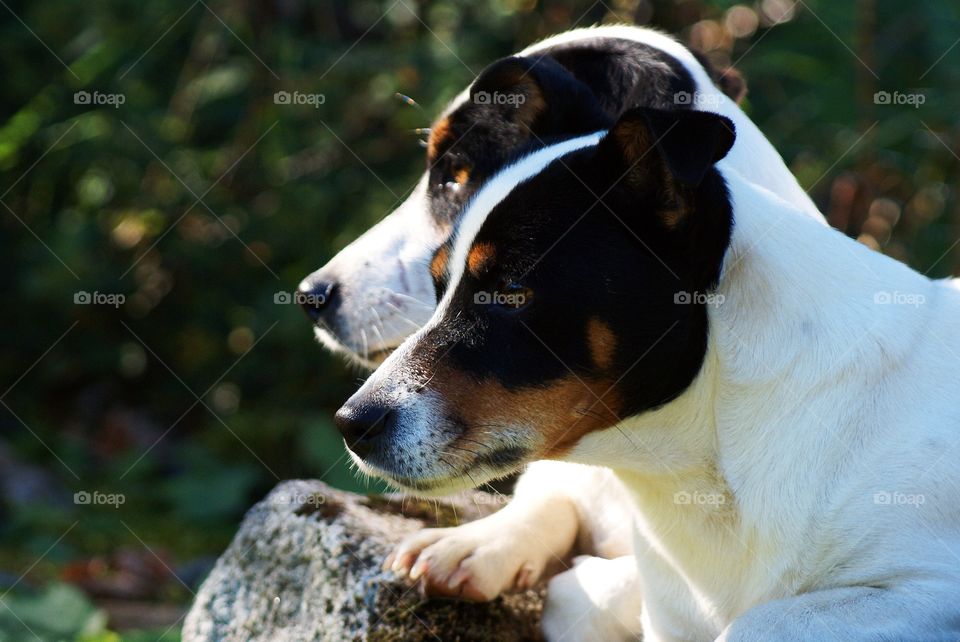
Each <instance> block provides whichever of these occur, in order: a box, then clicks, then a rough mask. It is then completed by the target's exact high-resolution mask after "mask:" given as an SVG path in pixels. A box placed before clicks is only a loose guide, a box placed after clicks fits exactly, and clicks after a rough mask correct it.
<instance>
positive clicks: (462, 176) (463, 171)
mask: <svg viewBox="0 0 960 642" xmlns="http://www.w3.org/2000/svg"><path fill="white" fill-rule="evenodd" d="M453 180H455V181H457V183H459V184H460V185H466V184H467V181H469V180H470V168H469V167H461V168H460V169H458V170H457V171H456V172H454V173H453Z"/></svg>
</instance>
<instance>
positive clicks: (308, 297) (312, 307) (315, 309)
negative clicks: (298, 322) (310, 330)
mask: <svg viewBox="0 0 960 642" xmlns="http://www.w3.org/2000/svg"><path fill="white" fill-rule="evenodd" d="M336 289H337V284H336V283H329V282H326V281H315V282H313V283H309V285H307V286H306V287H305V286H304V285H301V286H300V289H298V290H297V302H298V303H300V307H302V308H303V310H304V312H306V313H307V316H309V317H310V319H312V320H313V322H314V323H316V322H317V321H319V320H320V315H321V314H323V311H324V309H326V308H327V307H329V305H330V301H331V300H332V299H333V295H334V292H335V291H336Z"/></svg>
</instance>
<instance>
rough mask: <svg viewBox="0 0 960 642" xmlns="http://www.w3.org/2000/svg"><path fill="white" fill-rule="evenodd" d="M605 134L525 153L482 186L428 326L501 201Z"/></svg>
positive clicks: (470, 205) (461, 230) (462, 226)
mask: <svg viewBox="0 0 960 642" xmlns="http://www.w3.org/2000/svg"><path fill="white" fill-rule="evenodd" d="M605 133H606V132H595V133H593V134H588V135H587V136H580V137H579V138H572V139H570V140H566V141H564V142H562V143H557V144H556V145H551V146H550V147H544V148H543V149H541V150H538V151H536V152H534V153H532V154H530V155H528V156H524V157H523V158H521V159H520V160H518V161H517V162H515V163H514V164H512V165H508V166H507V167H506V168H505V169H503V170H501V171H500V172H499V173H498V174H495V175H494V176H493V178H491V179H490V180H489V181H487V183H486V184H485V185H484V186H483V187H481V188H480V190H479V191H478V192H477V193H476V194H475V195H474V197H473V198H472V199H470V201H469V202H468V203H467V205H466V208H465V209H464V212H463V218H462V219H461V220H460V225H459V226H458V228H457V232H456V235H455V236H454V243H453V250H452V251H451V253H450V260H449V261H448V262H447V265H449V266H450V280H449V284H448V286H447V291H446V293H445V294H444V296H443V299H442V300H441V301H440V304H439V305H438V306H437V311H436V312H435V313H434V315H433V318H432V319H431V320H430V323H428V324H427V327H432V326H433V325H434V324H435V323H436V320H437V319H438V318H439V317H441V316H442V315H443V312H444V311H445V310H446V309H447V307H448V306H449V302H450V299H451V297H452V296H453V292H454V290H456V288H457V285H458V284H459V282H460V278H461V277H462V276H463V272H464V270H465V268H466V265H467V255H468V254H469V252H470V247H471V246H472V245H473V241H474V239H475V238H476V237H477V234H478V233H479V232H480V228H481V227H482V226H483V224H484V222H485V221H486V220H487V217H488V216H489V215H490V212H492V211H493V208H495V207H496V206H497V205H498V204H500V202H501V201H503V199H505V198H506V197H507V196H508V195H509V194H510V192H512V191H513V189H514V188H515V187H517V185H519V184H520V183H522V182H524V181H526V180H527V179H530V178H533V177H534V176H536V175H537V174H539V173H540V172H541V171H543V169H544V168H545V167H546V166H547V165H549V164H550V163H552V162H553V161H555V160H557V159H558V158H560V157H561V156H565V155H566V154H569V153H570V152H574V151H576V150H578V149H583V148H584V147H590V146H592V145H596V144H597V143H599V142H600V139H601V138H602V137H603V135H604V134H605Z"/></svg>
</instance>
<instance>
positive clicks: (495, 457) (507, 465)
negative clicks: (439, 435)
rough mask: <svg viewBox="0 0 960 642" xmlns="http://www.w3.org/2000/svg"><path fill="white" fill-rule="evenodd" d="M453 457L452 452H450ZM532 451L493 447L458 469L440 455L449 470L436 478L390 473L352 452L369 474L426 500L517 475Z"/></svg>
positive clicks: (441, 462)
mask: <svg viewBox="0 0 960 642" xmlns="http://www.w3.org/2000/svg"><path fill="white" fill-rule="evenodd" d="M447 454H449V452H448V453H447ZM529 455H530V452H529V451H528V450H527V449H526V448H522V447H519V446H503V447H499V448H493V449H491V450H489V451H487V452H485V453H482V454H480V455H477V456H475V457H474V458H473V459H472V460H471V461H469V462H464V463H462V464H459V465H456V466H454V465H453V464H452V461H451V460H450V459H447V458H446V457H444V456H443V455H438V456H437V459H438V460H439V462H440V464H441V465H442V466H443V467H444V468H445V470H442V471H437V472H439V473H440V474H433V475H409V474H404V473H401V472H397V471H392V470H387V469H386V468H384V467H383V466H381V465H378V464H376V463H372V462H370V461H367V460H364V459H362V458H360V457H359V456H358V455H357V454H356V453H354V452H353V451H350V456H351V457H352V458H353V460H354V462H355V463H356V464H357V466H358V467H359V468H360V470H361V471H362V472H364V473H366V474H369V475H373V476H375V477H379V478H380V479H383V480H384V481H386V482H388V483H390V484H392V485H394V486H396V487H398V488H399V489H401V490H403V491H407V492H410V493H413V494H416V495H420V496H424V497H434V496H442V495H449V494H450V493H454V492H458V491H462V490H468V489H471V488H477V487H479V486H482V485H483V484H485V483H487V482H490V481H493V480H495V479H500V478H502V477H506V476H508V475H511V474H513V473H515V472H517V471H518V470H519V469H520V468H521V467H522V466H523V465H524V464H526V463H527V461H528V457H529Z"/></svg>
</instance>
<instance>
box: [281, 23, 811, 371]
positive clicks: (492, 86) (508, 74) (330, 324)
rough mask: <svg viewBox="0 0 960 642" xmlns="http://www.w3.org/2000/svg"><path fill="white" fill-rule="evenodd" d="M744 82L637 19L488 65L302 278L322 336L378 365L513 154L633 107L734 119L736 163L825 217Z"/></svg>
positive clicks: (425, 298) (423, 305) (427, 296)
mask: <svg viewBox="0 0 960 642" xmlns="http://www.w3.org/2000/svg"><path fill="white" fill-rule="evenodd" d="M744 91H745V89H744V84H743V81H742V79H740V77H739V75H738V74H736V72H735V71H733V70H727V71H726V72H724V73H722V74H721V73H719V72H717V71H715V70H713V69H712V68H710V66H709V65H708V64H707V63H705V62H701V60H700V59H699V58H698V56H696V55H694V54H693V53H692V52H691V51H690V50H689V49H687V48H686V47H684V46H683V45H681V44H680V43H678V42H677V41H675V40H673V39H672V38H670V37H669V36H666V35H664V34H662V33H659V32H656V31H652V30H650V29H643V28H638V27H627V26H612V27H609V26H608V27H597V28H589V29H578V30H575V31H570V32H567V33H564V34H561V35H558V36H555V37H552V38H549V39H547V40H545V41H543V42H540V43H538V44H536V45H533V46H531V47H529V48H527V49H525V50H523V51H521V52H520V53H518V54H517V55H515V56H511V57H508V58H505V59H502V60H500V61H498V62H496V63H494V64H492V65H491V66H490V67H488V68H487V69H486V70H484V71H483V73H481V74H480V76H479V77H477V79H476V80H475V81H474V82H473V83H472V84H471V86H470V87H468V88H467V89H466V90H464V91H463V92H461V94H460V95H459V96H458V97H457V98H456V99H454V100H453V102H452V103H451V104H450V105H449V106H448V107H447V108H446V109H445V110H444V111H443V113H442V114H441V115H440V116H439V117H438V118H437V120H436V121H435V122H434V123H433V125H432V127H431V129H430V132H431V133H430V137H429V141H428V146H427V159H426V160H427V171H426V172H425V173H424V175H423V177H422V178H421V180H420V181H419V183H418V184H417V186H416V188H415V189H414V190H413V192H412V193H411V195H410V197H409V198H408V199H407V200H406V201H405V202H404V203H403V204H402V205H401V206H400V207H399V208H398V209H397V210H396V211H394V212H393V213H392V214H390V215H389V216H387V217H386V218H385V219H384V220H383V221H381V222H380V223H379V224H378V225H376V226H375V227H373V228H372V229H370V230H369V231H368V232H367V233H366V234H364V235H363V236H361V237H360V238H358V239H357V240H356V241H354V242H353V243H351V244H350V245H349V246H348V247H346V248H344V249H343V250H342V251H341V252H340V253H339V254H337V256H335V257H334V258H333V259H332V260H331V261H330V262H329V263H328V264H327V265H325V266H324V267H323V268H321V269H320V270H317V271H316V272H314V273H313V274H311V275H310V276H309V277H307V278H306V279H304V281H303V283H301V285H300V290H301V291H302V292H304V293H307V294H310V295H312V296H309V297H304V299H303V300H305V301H309V302H310V304H309V305H307V306H305V307H306V308H307V311H308V312H309V313H310V315H311V317H312V318H313V320H314V322H315V325H316V334H317V336H318V337H319V339H320V340H321V341H322V343H323V344H324V345H325V346H326V347H327V348H329V349H331V350H333V351H335V352H338V353H340V354H344V355H347V356H348V357H350V358H352V359H354V360H356V361H358V362H360V363H362V364H364V365H366V366H368V367H373V366H375V365H376V364H377V363H380V362H381V361H382V360H383V359H384V358H385V357H386V355H388V354H389V353H390V351H391V350H393V349H394V348H396V347H397V346H398V345H400V343H401V342H402V341H403V340H404V339H405V338H406V337H408V336H409V335H410V334H411V333H412V332H413V331H415V330H416V329H417V328H418V327H419V326H422V325H423V324H424V323H426V321H427V320H428V319H429V318H430V315H431V314H432V313H433V310H434V308H435V305H436V295H435V290H434V280H435V279H434V278H433V277H432V276H431V271H430V266H431V262H432V261H431V260H432V259H433V258H434V254H435V253H436V252H437V249H438V248H440V247H441V246H442V245H443V244H444V242H445V241H446V240H447V239H449V238H450V235H451V233H452V231H453V229H455V227H456V225H457V224H458V221H459V217H460V212H461V209H462V206H463V204H464V203H466V202H467V201H468V200H469V198H470V197H471V196H472V195H473V194H474V193H475V192H476V190H477V189H478V188H479V187H480V186H481V185H483V183H484V182H485V181H486V180H487V179H488V178H489V177H490V176H491V175H492V174H494V173H495V172H497V171H498V170H500V169H501V168H502V167H503V166H504V165H505V164H506V163H507V162H509V161H510V160H511V159H512V158H514V157H515V156H517V155H518V154H523V153H525V152H527V151H529V150H531V149H535V148H537V147H543V146H544V145H547V144H550V143H553V142H557V141H559V140H563V139H565V138H571V137H574V136H579V135H583V134H588V133H590V132H594V131H597V130H599V129H602V128H606V127H609V126H610V125H611V124H612V123H613V121H614V120H615V119H616V118H617V117H618V116H619V115H620V114H621V113H623V112H624V111H626V110H627V109H629V108H631V107H640V106H646V107H658V108H669V107H677V108H688V109H698V110H706V111H713V112H716V113H719V114H723V115H724V116H726V117H727V118H730V119H731V120H732V121H733V122H734V123H735V125H736V126H737V128H738V132H739V139H738V142H737V145H736V147H735V148H734V149H733V151H731V153H730V159H729V162H731V163H733V164H734V166H735V167H737V168H738V169H740V170H741V171H742V173H743V174H744V175H745V176H748V177H749V178H750V179H751V180H753V181H754V182H756V183H758V184H760V185H763V186H764V187H767V188H768V189H770V190H771V191H773V192H774V193H776V194H778V195H780V196H781V197H782V198H784V199H786V200H787V201H790V202H792V203H795V204H797V205H798V206H799V207H801V208H802V209H804V210H805V211H807V212H808V213H809V215H810V216H813V217H816V218H820V213H819V212H818V211H817V209H816V207H815V206H814V205H813V203H812V202H811V201H810V199H809V198H808V197H807V195H806V194H805V193H804V191H803V190H802V189H801V188H800V186H799V185H798V184H797V182H796V180H795V179H794V177H793V175H791V173H790V171H789V170H788V169H787V167H786V166H785V164H784V162H783V160H782V159H781V158H780V156H779V155H778V154H777V152H776V150H775V149H774V148H773V146H772V145H771V144H770V142H769V141H768V140H767V139H766V138H765V137H764V136H763V134H762V133H761V132H760V130H759V129H757V127H756V126H755V125H754V124H753V122H751V121H750V120H749V119H748V118H747V117H746V115H745V114H744V113H743V112H742V111H741V110H740V108H739V107H738V106H737V104H736V102H735V100H736V99H739V98H740V97H742V95H743V93H744ZM731 97H732V98H731ZM441 259H442V257H441ZM434 268H435V269H440V268H442V260H441V261H439V262H435V263H434Z"/></svg>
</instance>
